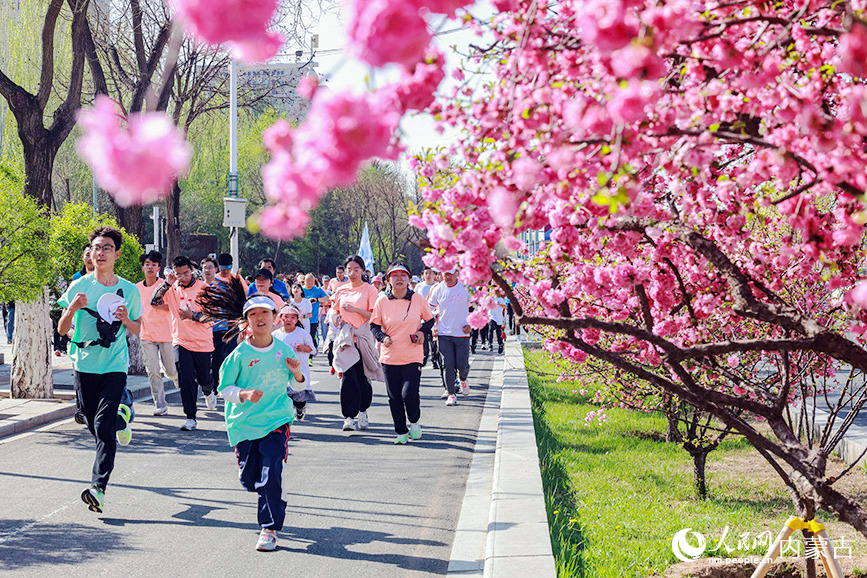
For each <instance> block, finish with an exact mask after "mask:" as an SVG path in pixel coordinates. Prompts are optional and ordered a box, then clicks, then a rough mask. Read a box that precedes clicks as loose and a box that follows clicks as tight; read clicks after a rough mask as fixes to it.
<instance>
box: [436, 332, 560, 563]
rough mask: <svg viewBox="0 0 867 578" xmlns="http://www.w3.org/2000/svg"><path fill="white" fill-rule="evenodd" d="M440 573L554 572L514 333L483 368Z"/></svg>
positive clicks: (526, 393) (527, 399) (520, 357)
mask: <svg viewBox="0 0 867 578" xmlns="http://www.w3.org/2000/svg"><path fill="white" fill-rule="evenodd" d="M494 432H496V433H495V434H494ZM493 439H496V445H495V446H494V447H492V441H493ZM482 541H484V544H483V545H482ZM448 575H449V576H484V577H486V578H489V577H494V576H496V577H497V578H503V577H506V578H509V577H512V576H514V577H520V578H524V577H526V576H532V577H533V578H547V577H554V576H556V575H557V572H556V565H555V563H554V555H553V552H552V549H551V533H550V528H549V527H548V515H547V512H546V510H545V497H544V493H543V490H542V474H541V472H540V470H539V455H538V449H537V447H536V432H535V429H534V426H533V413H532V410H531V408H530V389H529V385H528V383H527V372H526V370H525V368H524V355H523V349H522V345H521V343H520V342H519V341H516V340H509V341H507V342H506V354H505V356H503V357H500V358H498V359H497V360H496V361H495V364H494V369H493V371H492V373H491V383H490V385H489V387H488V397H487V399H486V400H485V409H484V411H483V413H482V420H481V423H480V424H479V434H478V438H477V439H476V445H475V448H474V450H473V461H472V464H471V465H470V473H469V479H468V480H467V490H466V493H465V495H464V501H463V506H462V508H461V514H460V518H459V520H458V526H457V530H456V532H455V540H454V544H453V546H452V553H451V557H450V561H449V568H448Z"/></svg>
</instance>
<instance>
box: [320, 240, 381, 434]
mask: <svg viewBox="0 0 867 578" xmlns="http://www.w3.org/2000/svg"><path fill="white" fill-rule="evenodd" d="M345 267H346V276H347V277H348V278H349V283H347V284H345V285H341V286H340V287H338V288H337V290H336V291H335V292H334V295H333V297H332V305H331V310H332V311H334V312H335V313H337V314H338V315H339V316H340V320H341V321H340V323H348V324H349V325H351V326H352V327H353V329H355V330H359V329H362V328H365V329H367V335H368V337H369V338H370V340H371V344H373V338H372V337H370V332H369V325H368V324H369V322H370V316H371V314H372V313H373V306H374V304H375V303H376V299H377V297H379V293H378V292H377V291H376V289H375V288H374V287H373V285H371V284H370V283H365V282H364V280H363V279H362V274H363V273H364V260H363V259H362V258H361V257H359V256H358V255H354V256H352V257H350V258H348V259H347V260H346V263H345ZM371 346H372V345H371ZM356 348H358V347H357V345H356ZM358 349H359V356H360V357H361V356H363V355H364V351H362V349H360V348H358ZM335 355H337V352H336V351H335ZM374 363H375V362H374ZM372 402H373V386H372V385H371V384H370V379H368V377H367V375H366V374H365V372H364V359H363V358H362V359H359V360H358V361H357V362H356V363H355V364H354V365H352V366H351V367H349V368H348V369H347V370H345V371H343V375H342V377H341V378H340V409H341V411H342V412H343V417H344V418H345V419H344V422H343V430H344V431H355V430H358V429H367V427H368V425H369V423H370V422H369V420H368V417H367V409H368V408H369V407H370V404H371V403H372Z"/></svg>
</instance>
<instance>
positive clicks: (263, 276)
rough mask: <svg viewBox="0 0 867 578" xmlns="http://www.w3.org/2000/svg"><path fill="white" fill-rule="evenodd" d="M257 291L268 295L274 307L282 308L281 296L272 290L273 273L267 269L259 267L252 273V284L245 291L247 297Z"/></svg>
mask: <svg viewBox="0 0 867 578" xmlns="http://www.w3.org/2000/svg"><path fill="white" fill-rule="evenodd" d="M284 287H285V285H284ZM257 293H258V294H260V295H265V296H266V297H270V298H271V300H272V301H273V302H274V305H275V306H276V307H279V308H280V309H282V308H283V296H282V295H280V294H279V293H278V292H277V291H275V290H274V275H273V273H271V271H270V270H269V269H259V270H258V271H256V274H255V275H253V284H252V285H250V289H249V290H248V291H247V297H250V296H252V295H254V294H257ZM287 299H288V297H287ZM278 311H279V309H278Z"/></svg>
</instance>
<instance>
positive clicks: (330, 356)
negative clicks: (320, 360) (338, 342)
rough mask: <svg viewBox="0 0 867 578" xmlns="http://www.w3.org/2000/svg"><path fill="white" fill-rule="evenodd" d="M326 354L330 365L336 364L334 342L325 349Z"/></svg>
mask: <svg viewBox="0 0 867 578" xmlns="http://www.w3.org/2000/svg"><path fill="white" fill-rule="evenodd" d="M325 356H326V357H327V358H328V367H331V366H332V365H333V364H334V342H333V341H331V342H329V343H328V349H327V350H326V351H325Z"/></svg>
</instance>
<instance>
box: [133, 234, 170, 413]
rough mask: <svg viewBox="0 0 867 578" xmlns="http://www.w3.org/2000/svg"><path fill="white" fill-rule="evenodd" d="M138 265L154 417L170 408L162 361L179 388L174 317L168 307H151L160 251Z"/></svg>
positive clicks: (142, 337) (144, 343)
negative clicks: (174, 340)
mask: <svg viewBox="0 0 867 578" xmlns="http://www.w3.org/2000/svg"><path fill="white" fill-rule="evenodd" d="M139 261H140V262H141V264H142V267H141V270H142V271H143V272H144V274H145V279H144V281H140V282H138V283H136V287H138V291H139V293H140V294H141V311H142V313H141V333H140V337H141V348H142V353H143V354H144V358H145V367H146V368H147V372H148V380H149V381H150V386H151V397H153V400H154V415H166V414H167V413H168V412H169V405H168V403H166V392H165V386H164V384H163V376H162V374H161V373H160V359H162V362H163V369H164V370H165V373H166V377H168V378H169V379H171V380H172V381H173V382H175V387H178V370H177V367H175V356H174V352H173V351H172V314H171V312H170V311H169V306H168V305H165V304H163V305H159V306H157V307H154V306H152V305H151V298H152V297H153V293H154V291H155V290H156V288H157V285H159V284H160V278H159V273H160V269H161V268H162V265H163V256H162V254H161V253H160V252H159V251H151V252H150V253H147V254H145V255H142V256H141V257H139Z"/></svg>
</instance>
